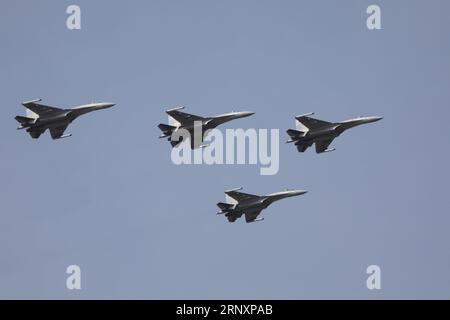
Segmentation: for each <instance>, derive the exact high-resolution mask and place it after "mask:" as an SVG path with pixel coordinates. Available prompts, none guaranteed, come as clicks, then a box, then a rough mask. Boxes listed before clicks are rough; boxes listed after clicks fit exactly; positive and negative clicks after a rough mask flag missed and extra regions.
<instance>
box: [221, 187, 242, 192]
mask: <svg viewBox="0 0 450 320" xmlns="http://www.w3.org/2000/svg"><path fill="white" fill-rule="evenodd" d="M242 189H244V188H243V187H239V188H236V189H231V190H226V191H225V193H227V192H234V191H241V190H242Z"/></svg>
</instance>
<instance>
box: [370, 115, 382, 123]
mask: <svg viewBox="0 0 450 320" xmlns="http://www.w3.org/2000/svg"><path fill="white" fill-rule="evenodd" d="M381 119H383V117H378V116H374V117H367V122H376V121H380V120H381Z"/></svg>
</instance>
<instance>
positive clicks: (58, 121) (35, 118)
mask: <svg viewBox="0 0 450 320" xmlns="http://www.w3.org/2000/svg"><path fill="white" fill-rule="evenodd" d="M41 101H42V99H38V100H33V101H27V102H24V103H23V104H22V105H23V106H24V107H25V108H26V109H27V116H26V117H22V116H17V117H16V118H15V119H16V120H17V121H18V122H19V123H20V124H21V126H20V127H19V128H17V130H21V129H26V131H27V132H28V133H29V134H30V136H31V137H32V138H33V139H37V138H39V137H40V136H41V134H43V133H44V132H45V130H47V129H49V130H50V135H51V137H52V138H53V139H54V140H57V139H62V138H68V137H71V136H72V135H71V134H66V135H65V134H64V131H66V129H67V127H68V126H69V124H70V123H72V121H73V120H75V119H76V118H78V117H79V116H81V115H83V114H85V113H89V112H91V111H96V110H101V109H106V108H110V107H112V106H114V105H115V104H114V103H105V102H103V103H90V104H86V105H82V106H78V107H74V108H71V109H60V108H56V107H50V106H46V105H43V104H40V103H39V102H41Z"/></svg>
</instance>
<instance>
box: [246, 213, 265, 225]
mask: <svg viewBox="0 0 450 320" xmlns="http://www.w3.org/2000/svg"><path fill="white" fill-rule="evenodd" d="M261 211H262V210H259V211H256V212H252V213H245V221H246V222H247V223H249V222H253V221H255V220H256V218H258V216H259V214H260V213H261Z"/></svg>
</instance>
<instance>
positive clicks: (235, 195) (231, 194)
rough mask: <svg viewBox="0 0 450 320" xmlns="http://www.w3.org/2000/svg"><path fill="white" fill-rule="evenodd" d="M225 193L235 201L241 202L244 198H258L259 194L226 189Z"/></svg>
mask: <svg viewBox="0 0 450 320" xmlns="http://www.w3.org/2000/svg"><path fill="white" fill-rule="evenodd" d="M225 194H226V195H227V196H229V197H230V198H232V199H234V200H236V201H237V202H242V201H246V200H251V199H255V198H259V196H256V195H254V194H249V193H243V192H238V191H227V192H225Z"/></svg>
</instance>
